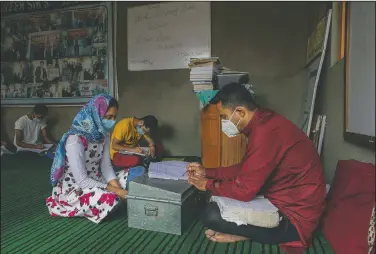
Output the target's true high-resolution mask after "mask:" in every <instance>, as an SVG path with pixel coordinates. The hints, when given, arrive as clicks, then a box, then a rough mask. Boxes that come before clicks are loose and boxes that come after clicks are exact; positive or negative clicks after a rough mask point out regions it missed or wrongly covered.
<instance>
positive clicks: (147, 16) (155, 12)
mask: <svg viewBox="0 0 376 254" xmlns="http://www.w3.org/2000/svg"><path fill="white" fill-rule="evenodd" d="M159 7H160V5H159V4H157V5H155V6H152V7H149V8H148V9H149V10H152V11H150V12H149V11H147V12H145V13H144V14H142V15H138V16H136V17H135V18H134V21H133V22H134V23H138V22H140V21H144V20H145V21H147V20H151V19H157V18H160V17H167V16H175V17H176V16H178V15H179V13H186V12H188V11H192V10H196V8H197V7H196V4H195V3H186V4H184V5H183V7H180V8H171V9H168V10H163V11H160V10H159Z"/></svg>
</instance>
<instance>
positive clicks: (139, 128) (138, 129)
mask: <svg viewBox="0 0 376 254" xmlns="http://www.w3.org/2000/svg"><path fill="white" fill-rule="evenodd" d="M137 132H138V134H140V135H144V134H145V132H144V130H143V129H142V128H141V127H140V126H137Z"/></svg>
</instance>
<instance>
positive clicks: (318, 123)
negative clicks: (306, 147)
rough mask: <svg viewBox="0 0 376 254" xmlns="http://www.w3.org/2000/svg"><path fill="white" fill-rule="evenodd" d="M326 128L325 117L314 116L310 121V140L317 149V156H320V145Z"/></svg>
mask: <svg viewBox="0 0 376 254" xmlns="http://www.w3.org/2000/svg"><path fill="white" fill-rule="evenodd" d="M325 127H326V116H325V115H315V116H314V117H313V120H312V128H311V135H310V139H311V140H312V142H313V144H314V146H315V147H316V149H317V152H318V154H319V155H320V154H321V150H322V144H323V140H324V133H325Z"/></svg>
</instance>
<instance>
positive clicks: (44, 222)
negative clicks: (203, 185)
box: [1, 155, 333, 254]
mask: <svg viewBox="0 0 376 254" xmlns="http://www.w3.org/2000/svg"><path fill="white" fill-rule="evenodd" d="M51 162H52V161H51V160H49V159H48V158H46V157H39V156H38V155H17V156H15V155H13V156H4V157H2V159H1V253H4V254H5V253H17V254H18V253H80V254H81V253H132V254H133V253H215V254H217V253H252V254H256V253H259V254H263V253H264V254H269V253H282V251H281V250H280V249H279V248H278V246H276V245H263V244H259V243H256V242H252V241H246V242H239V243H235V244H215V243H213V242H210V241H208V240H206V238H205V236H204V234H203V232H204V229H203V227H202V225H201V223H200V222H196V223H194V224H193V225H192V226H191V227H190V228H189V229H188V230H187V232H185V234H184V235H182V236H175V235H169V234H165V233H157V232H152V231H144V230H138V229H131V228H128V226H127V216H126V207H125V206H123V207H121V208H120V209H119V210H118V211H117V212H116V213H115V214H113V215H112V216H111V217H110V218H108V220H106V221H103V222H102V223H101V224H98V225H97V224H94V223H92V222H90V221H89V220H87V219H84V218H56V217H50V216H49V214H48V212H47V208H46V206H45V198H46V197H47V196H49V195H50V192H51V188H52V187H51V185H50V184H49V168H50V165H51ZM306 253H309V254H315V253H328V254H330V253H333V251H331V248H330V246H329V244H328V243H327V241H326V240H325V239H324V238H323V236H322V235H321V234H319V235H318V236H316V237H315V238H314V245H313V246H312V247H311V248H310V249H309V250H307V252H306Z"/></svg>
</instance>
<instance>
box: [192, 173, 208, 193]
mask: <svg viewBox="0 0 376 254" xmlns="http://www.w3.org/2000/svg"><path fill="white" fill-rule="evenodd" d="M207 181H208V179H207V178H206V177H197V176H188V183H189V184H192V185H193V186H195V187H196V188H197V189H199V190H201V191H206V183H207Z"/></svg>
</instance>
